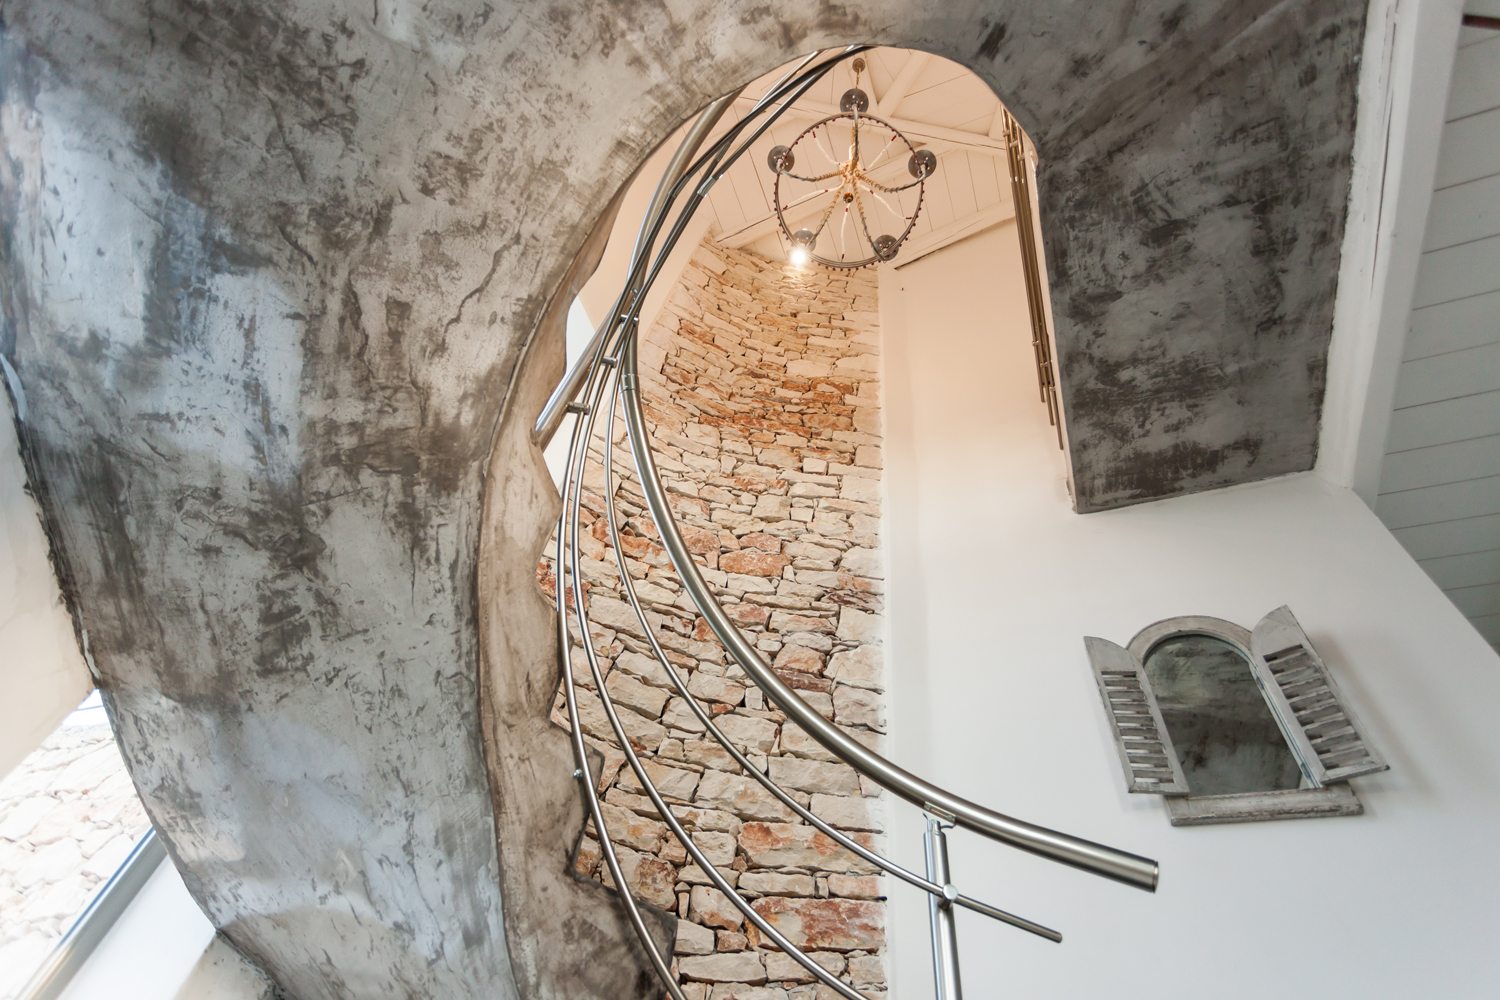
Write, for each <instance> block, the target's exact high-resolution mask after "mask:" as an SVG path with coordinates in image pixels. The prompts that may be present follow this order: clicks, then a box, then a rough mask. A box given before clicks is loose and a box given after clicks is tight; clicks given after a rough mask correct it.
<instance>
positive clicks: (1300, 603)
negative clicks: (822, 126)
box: [881, 226, 1500, 1000]
mask: <svg viewBox="0 0 1500 1000" xmlns="http://www.w3.org/2000/svg"><path fill="white" fill-rule="evenodd" d="M1018 256H1019V255H1018V253H1017V252H1016V249H1015V244H1014V230H1013V228H1012V227H1010V226H1006V227H1003V228H1001V229H999V230H995V231H992V232H991V233H988V234H985V235H984V236H981V237H978V238H975V239H973V240H970V241H968V242H966V243H965V244H961V245H960V246H959V247H956V248H954V249H950V250H948V251H945V252H944V253H942V254H938V255H935V256H933V257H931V258H928V259H926V260H922V261H920V262H917V263H915V264H913V265H912V266H911V267H909V268H906V269H902V270H899V271H894V272H891V271H886V272H885V273H884V274H883V276H882V284H881V296H882V302H881V319H882V335H883V339H884V345H883V350H884V363H885V378H886V383H885V391H886V410H885V420H886V429H885V435H886V456H885V457H886V477H887V478H886V488H887V491H888V497H887V507H886V510H887V519H888V520H887V531H888V533H889V534H888V544H889V552H890V559H891V565H890V567H889V570H888V580H889V593H890V600H889V607H890V614H889V622H890V628H891V634H890V637H889V639H890V643H891V656H890V657H889V663H890V670H891V673H892V676H891V678H890V688H889V690H890V692H891V693H890V700H891V726H890V732H891V734H892V736H891V741H890V747H891V752H892V754H893V756H894V757H895V758H896V759H897V760H899V761H902V762H903V763H906V764H908V765H909V766H912V767H914V768H915V769H917V770H918V771H919V772H920V773H923V774H924V775H926V776H927V777H930V778H932V779H933V780H935V781H937V782H938V783H939V784H943V785H946V786H949V787H951V788H953V789H954V790H955V791H957V792H959V793H961V794H965V795H967V796H969V797H971V798H973V799H974V800H976V801H978V802H981V803H984V804H986V805H988V806H991V807H993V808H996V809H999V810H1001V811H1003V812H1008V813H1011V814H1013V815H1016V816H1019V817H1021V818H1024V819H1028V820H1031V821H1034V822H1039V823H1044V824H1047V825H1050V826H1054V827H1057V828H1059V829H1062V830H1065V831H1068V832H1071V833H1075V834H1079V835H1082V836H1087V837H1091V838H1093V839H1096V840H1101V841H1104V842H1106V843H1110V844H1113V845H1115V846H1118V847H1122V848H1125V849H1128V850H1133V851H1136V852H1138V853H1142V854H1147V855H1150V856H1153V857H1155V858H1157V859H1158V860H1159V861H1160V862H1161V866H1162V882H1161V888H1160V891H1159V892H1158V893H1157V894H1155V895H1154V896H1153V895H1150V894H1147V893H1144V892H1141V891H1138V890H1134V889H1129V888H1126V887H1123V886H1119V885H1115V884H1112V883H1107V882H1104V881H1102V880H1099V879H1096V878H1093V877H1090V876H1087V875H1084V874H1082V873H1079V872H1075V871H1072V870H1069V869H1065V868H1062V867H1060V866H1057V865H1052V864H1048V863H1045V862H1042V861H1040V860H1038V859H1034V858H1030V857H1029V856H1026V855H1023V854H1021V853H1019V852H1017V851H1014V850H1011V849H1008V848H1004V847H1001V846H999V845H995V844H991V843H989V842H987V841H983V840H981V839H979V838H978V837H976V836H974V835H972V834H965V833H958V834H956V835H955V837H954V842H953V861H954V868H955V874H956V881H957V883H958V884H959V886H960V888H961V889H963V890H965V891H967V892H971V893H973V894H974V895H977V896H979V897H980V898H983V899H987V900H989V901H991V902H993V903H995V904H996V905H999V906H1002V907H1006V908H1009V909H1012V910H1014V911H1016V912H1018V913H1021V914H1023V915H1025V916H1029V917H1032V918H1034V919H1037V920H1040V921H1042V922H1044V923H1049V924H1051V925H1053V926H1056V927H1058V928H1059V929H1060V930H1062V931H1063V932H1064V934H1065V935H1066V937H1067V939H1066V941H1065V942H1064V943H1063V944H1062V945H1060V946H1059V945H1052V944H1048V943H1046V942H1044V941H1040V940H1037V939H1034V938H1030V937H1027V936H1025V935H1022V934H1021V933H1019V932H1017V931H1013V930H1010V929H1008V928H1005V927H1001V926H998V925H994V924H991V923H990V922H988V921H986V920H984V919H983V918H980V917H973V916H971V915H968V914H964V915H962V916H961V917H960V938H961V943H962V946H963V961H964V973H965V982H966V985H967V986H968V988H969V991H970V994H971V995H974V996H978V997H991V996H1016V997H1069V998H1071V997H1080V998H1081V997H1106V996H1108V997H1121V998H1137V997H1139V998H1147V997H1149V998H1152V1000H1157V998H1162V997H1166V998H1177V997H1200V996H1210V997H1214V998H1216V1000H1219V998H1224V1000H1234V998H1241V997H1243V998H1252V997H1254V998H1261V997H1265V996H1290V997H1311V996H1327V997H1339V998H1343V997H1442V998H1444V1000H1464V998H1471V997H1473V998H1478V997H1491V996H1495V995H1497V993H1500V986H1497V984H1500V949H1497V948H1496V947H1495V946H1494V943H1493V936H1494V929H1495V927H1496V918H1495V902H1494V896H1495V892H1496V887H1497V886H1500V855H1497V852H1495V851H1494V849H1493V847H1492V845H1491V840H1492V839H1493V836H1494V830H1495V829H1497V827H1500V731H1497V728H1496V727H1495V726H1494V724H1493V719H1494V709H1495V706H1496V705H1500V660H1497V658H1496V656H1495V654H1494V653H1493V652H1492V651H1491V650H1490V649H1489V647H1488V646H1487V645H1486V644H1485V643H1484V642H1483V641H1482V640H1481V639H1480V637H1479V636H1478V635H1476V634H1475V633H1474V631H1473V629H1471V628H1470V627H1469V626H1468V624H1467V623H1466V622H1465V621H1464V620H1463V618H1462V616H1461V615H1460V614H1459V613H1458V611H1457V610H1456V609H1455V608H1454V607H1453V606H1452V605H1451V604H1450V603H1449V602H1448V601H1447V600H1446V599H1445V598H1444V597H1443V595H1442V594H1441V592H1440V591H1438V589H1437V588H1436V587H1435V586H1434V585H1433V584H1432V583H1431V581H1429V580H1428V579H1427V577H1426V576H1425V575H1424V574H1423V573H1422V572H1421V570H1420V569H1419V568H1418V567H1417V566H1416V565H1415V564H1414V563H1413V562H1412V561H1411V560H1410V558H1409V557H1407V555H1406V554H1405V553H1404V552H1403V551H1402V550H1401V548H1400V546H1399V545H1398V544H1397V543H1396V541H1395V540H1394V539H1393V538H1391V537H1390V535H1389V533H1388V532H1387V531H1386V530H1385V529H1384V528H1383V527H1382V526H1381V524H1380V523H1379V522H1378V521H1377V520H1376V518H1375V516H1374V515H1373V514H1372V513H1371V512H1370V511H1369V510H1368V508H1366V507H1365V505H1364V504H1363V503H1362V502H1361V501H1360V500H1359V499H1358V498H1357V497H1356V496H1355V495H1354V494H1353V493H1352V492H1349V491H1348V490H1345V489H1341V488H1338V487H1335V486H1333V485H1330V484H1328V483H1327V482H1325V481H1323V480H1322V479H1319V478H1318V477H1316V476H1312V475H1307V476H1299V477H1293V478H1289V479H1282V480H1277V481H1272V482H1266V483H1260V484H1256V485H1252V486H1248V487H1241V488H1237V489H1232V490H1226V491H1219V492H1215V493H1209V494H1200V495H1197V496H1191V497H1186V498H1182V499H1177V500H1170V501H1164V502H1157V503H1152V504H1146V505H1143V506H1139V507H1132V508H1128V509H1124V510H1118V511H1111V512H1106V513H1099V514H1090V515H1086V516H1080V515H1077V514H1074V513H1072V511H1071V510H1070V507H1069V503H1068V499H1067V496H1066V493H1065V490H1064V487H1063V465H1062V460H1061V458H1060V456H1059V454H1058V452H1057V448H1056V443H1055V439H1054V437H1053V433H1052V430H1051V428H1049V427H1048V426H1047V423H1046V415H1045V412H1044V411H1043V408H1042V406H1041V405H1040V404H1039V403H1038V402H1037V399H1036V386H1035V380H1034V377H1033V374H1032V364H1031V346H1030V343H1029V340H1030V337H1029V332H1028V331H1027V328H1026V320H1025V312H1024V300H1023V298H1022V297H1021V296H1022V291H1021V283H1020V277H1019V260H1018ZM1283 603H1285V604H1290V605H1291V607H1292V608H1293V609H1294V611H1295V612H1296V613H1297V615H1298V616H1299V618H1300V619H1301V621H1302V623H1303V625H1304V626H1305V627H1306V628H1307V629H1308V631H1309V632H1310V633H1311V636H1312V638H1313V640H1314V642H1315V643H1316V644H1317V647H1318V649H1319V651H1320V652H1321V653H1322V654H1323V655H1324V657H1325V659H1326V660H1327V661H1328V662H1329V664H1330V666H1331V668H1332V669H1333V671H1334V672H1335V674H1336V675H1337V676H1338V678H1339V680H1340V681H1341V682H1342V684H1343V686H1344V687H1345V689H1346V690H1347V692H1348V693H1349V695H1350V697H1351V698H1352V700H1353V701H1354V702H1355V704H1356V707H1357V708H1358V710H1359V711H1360V712H1361V714H1362V715H1363V718H1364V720H1365V723H1366V726H1367V728H1368V729H1369V730H1370V733H1369V736H1370V738H1371V740H1372V741H1373V742H1374V743H1375V744H1376V745H1377V746H1378V747H1379V749H1380V750H1381V751H1382V752H1383V753H1384V754H1385V755H1386V757H1387V759H1388V760H1389V762H1390V764H1391V770H1390V772H1388V773H1386V774H1383V775H1375V776H1371V777H1367V778H1363V779H1359V780H1358V781H1357V782H1356V783H1355V784H1356V787H1357V789H1358V792H1359V794H1360V796H1361V798H1362V799H1363V801H1364V803H1365V808H1366V813H1365V815H1364V816H1361V817H1358V818H1347V819H1323V820H1302V821H1283V822H1275V823H1260V824H1242V825H1235V826H1225V827H1200V828H1196V829H1173V828H1172V827H1171V826H1169V825H1168V822H1167V817H1166V813H1165V809H1164V807H1163V806H1162V804H1161V803H1160V802H1159V801H1158V800H1156V799H1154V798H1153V797H1150V796H1130V795H1127V794H1126V793H1125V791H1124V787H1123V782H1122V780H1121V776H1120V768H1119V764H1118V761H1117V758H1116V757H1115V752H1114V749H1113V746H1112V743H1111V740H1110V736H1109V733H1108V729H1107V727H1106V722H1105V719H1104V715H1103V711H1102V709H1101V707H1100V704H1099V697H1098V694H1097V693H1096V689H1095V687H1094V682H1093V679H1092V677H1091V674H1090V670H1089V664H1088V660H1087V658H1086V656H1085V654H1084V649H1083V641H1082V638H1083V636H1084V635H1087V634H1095V635H1100V636H1104V637H1106V638H1109V639H1113V640H1115V641H1117V642H1124V641H1126V640H1128V639H1129V638H1130V637H1131V636H1132V635H1133V634H1134V633H1135V631H1136V630H1138V629H1139V628H1140V627H1142V626H1144V625H1146V624H1148V623H1150V622H1152V621H1155V620H1158V619H1161V618H1165V617H1169V616H1173V615H1179V614H1195V613H1196V614H1207V615H1216V616H1220V617H1223V618H1228V619H1230V620H1233V621H1237V622H1239V623H1241V624H1244V625H1247V626H1248V625H1252V624H1253V623H1254V622H1255V621H1256V620H1257V619H1259V617H1260V616H1262V615H1264V614H1265V613H1266V612H1268V611H1270V610H1271V609H1273V608H1275V607H1276V606H1278V605H1280V604H1283ZM920 830H921V823H920V820H919V818H918V816H917V814H916V812H915V810H913V809H910V808H909V807H906V806H904V805H902V806H900V807H898V808H897V809H895V810H894V816H893V821H892V824H891V827H890V846H891V849H892V850H893V851H894V852H895V854H896V856H897V857H898V859H900V860H902V861H904V862H905V863H907V864H909V865H912V866H914V867H918V868H920V866H921V855H920V840H921V838H920ZM892 891H893V894H894V897H895V899H896V901H897V905H896V906H895V907H894V910H895V917H894V919H895V923H894V926H893V929H892V934H893V938H892V941H893V952H894V955H893V959H894V964H895V969H894V979H893V995H894V996H898V997H921V996H927V995H929V994H930V973H929V966H928V961H929V958H928V944H927V936H926V935H927V924H926V914H925V909H924V907H925V902H924V900H923V899H922V898H921V897H920V896H919V895H918V894H916V893H914V892H911V891H909V890H906V889H904V888H893V890H892Z"/></svg>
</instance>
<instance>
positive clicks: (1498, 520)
mask: <svg viewBox="0 0 1500 1000" xmlns="http://www.w3.org/2000/svg"><path fill="white" fill-rule="evenodd" d="M1393 534H1394V535H1395V536H1396V540H1397V541H1399V542H1400V543H1401V545H1402V547H1403V548H1405V549H1406V551H1408V552H1410V553H1411V554H1412V556H1413V558H1416V559H1428V558H1431V557H1434V556H1447V555H1454V554H1457V553H1461V552H1475V551H1483V550H1484V549H1500V514H1486V515H1483V516H1480V517H1468V518H1461V519H1459V520H1454V521H1437V522H1434V523H1432V524H1422V525H1417V526H1416V527H1411V528H1402V529H1400V530H1398V531H1395V532H1393Z"/></svg>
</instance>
